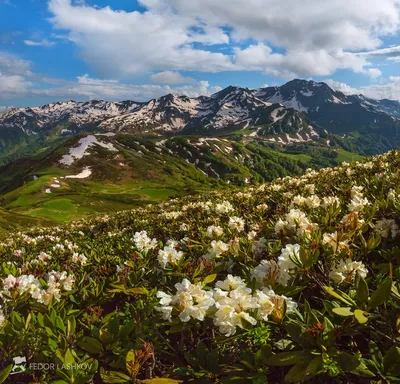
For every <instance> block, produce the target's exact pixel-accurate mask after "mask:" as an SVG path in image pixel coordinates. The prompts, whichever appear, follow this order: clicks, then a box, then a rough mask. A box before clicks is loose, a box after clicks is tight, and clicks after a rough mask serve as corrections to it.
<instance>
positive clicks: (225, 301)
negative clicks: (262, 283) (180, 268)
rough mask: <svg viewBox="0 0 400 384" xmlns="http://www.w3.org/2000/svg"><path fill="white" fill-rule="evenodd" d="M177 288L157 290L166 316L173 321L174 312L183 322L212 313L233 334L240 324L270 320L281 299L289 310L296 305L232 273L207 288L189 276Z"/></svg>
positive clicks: (224, 331)
mask: <svg viewBox="0 0 400 384" xmlns="http://www.w3.org/2000/svg"><path fill="white" fill-rule="evenodd" d="M175 288H176V293H175V294H174V295H170V294H167V293H165V292H163V291H159V292H158V293H157V297H158V298H159V299H160V300H159V306H158V307H156V309H157V310H158V311H159V312H161V314H162V317H163V319H165V320H169V321H172V316H173V314H174V313H176V314H177V316H178V318H179V319H180V320H181V321H182V322H188V321H189V320H190V319H195V320H199V321H203V320H204V319H205V318H206V317H209V318H211V319H212V320H213V323H214V325H215V326H216V327H218V329H219V332H221V333H222V334H223V335H225V336H231V335H234V334H235V333H236V330H237V328H242V329H243V328H245V327H246V326H248V325H255V324H257V322H258V321H267V320H268V316H269V315H271V313H272V312H273V311H274V309H276V308H279V306H280V304H281V302H282V301H286V302H287V308H288V312H289V313H290V312H292V311H293V310H294V309H295V308H296V303H295V302H294V301H293V300H292V299H290V298H287V297H285V296H280V295H276V294H275V292H274V291H273V290H272V289H270V288H264V289H263V290H256V291H255V292H252V290H251V289H250V288H248V287H247V285H246V282H245V281H244V280H243V279H242V278H241V277H238V276H232V275H228V276H227V278H226V279H225V280H220V281H217V282H216V283H215V287H214V288H213V289H212V290H208V291H206V290H205V289H204V288H203V287H202V284H201V283H197V284H192V283H191V282H190V281H189V280H188V279H184V280H183V281H182V283H177V284H175Z"/></svg>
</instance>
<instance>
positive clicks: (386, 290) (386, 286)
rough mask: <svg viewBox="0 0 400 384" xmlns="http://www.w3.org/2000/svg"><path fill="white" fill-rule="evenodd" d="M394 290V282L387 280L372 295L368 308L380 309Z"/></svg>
mask: <svg viewBox="0 0 400 384" xmlns="http://www.w3.org/2000/svg"><path fill="white" fill-rule="evenodd" d="M391 290H392V280H390V279H386V280H385V281H384V282H383V283H382V284H381V285H379V287H378V288H377V289H376V291H375V292H374V293H373V294H372V295H371V299H370V300H369V303H368V307H369V308H370V309H373V308H376V307H379V306H380V305H382V304H383V303H384V302H385V301H386V300H387V299H388V298H389V296H390V291H391Z"/></svg>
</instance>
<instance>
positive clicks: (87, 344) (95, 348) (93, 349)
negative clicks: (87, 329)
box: [78, 337, 103, 355]
mask: <svg viewBox="0 0 400 384" xmlns="http://www.w3.org/2000/svg"><path fill="white" fill-rule="evenodd" d="M78 345H79V347H80V348H82V349H83V350H84V351H86V352H89V353H93V354H95V355H99V354H100V353H102V352H103V345H102V344H101V343H100V341H98V340H96V339H93V338H92V337H84V338H83V339H82V340H80V341H78Z"/></svg>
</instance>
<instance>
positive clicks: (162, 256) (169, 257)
mask: <svg viewBox="0 0 400 384" xmlns="http://www.w3.org/2000/svg"><path fill="white" fill-rule="evenodd" d="M182 257H183V252H182V251H177V250H176V249H175V246H174V243H171V244H169V245H167V246H165V247H164V249H160V250H159V251H158V261H159V263H160V265H161V268H165V267H166V265H167V264H168V263H170V264H176V263H177V262H178V261H179V260H180V259H181V258H182Z"/></svg>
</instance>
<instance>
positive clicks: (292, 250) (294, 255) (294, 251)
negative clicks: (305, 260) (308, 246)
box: [278, 244, 300, 271]
mask: <svg viewBox="0 0 400 384" xmlns="http://www.w3.org/2000/svg"><path fill="white" fill-rule="evenodd" d="M293 260H298V261H299V262H300V245H299V244H287V245H286V247H285V248H283V249H282V251H281V255H280V256H279V257H278V265H279V268H280V269H282V270H284V271H288V270H290V269H295V268H297V266H296V264H295V263H294V262H293Z"/></svg>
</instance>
